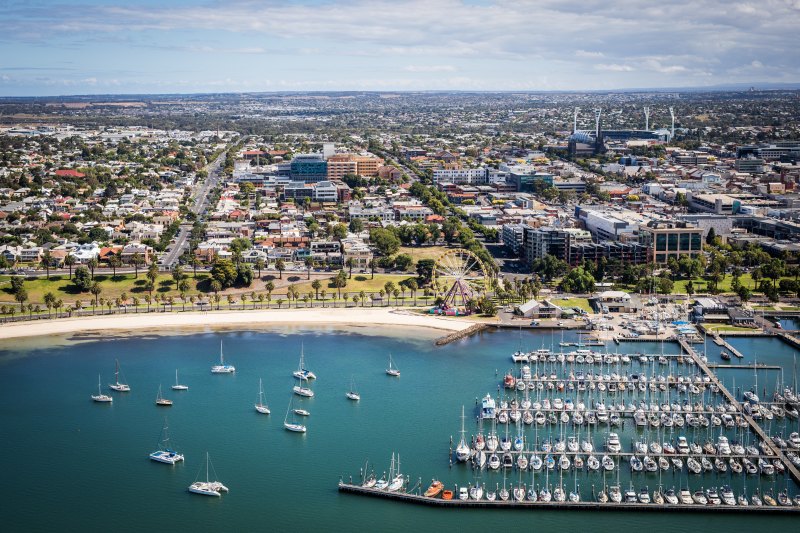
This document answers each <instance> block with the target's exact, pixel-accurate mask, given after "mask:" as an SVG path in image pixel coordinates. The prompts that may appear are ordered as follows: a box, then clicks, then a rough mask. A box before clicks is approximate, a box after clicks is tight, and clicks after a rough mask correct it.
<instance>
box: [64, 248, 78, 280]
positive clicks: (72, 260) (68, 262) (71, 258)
mask: <svg viewBox="0 0 800 533" xmlns="http://www.w3.org/2000/svg"><path fill="white" fill-rule="evenodd" d="M75 262H76V261H75V256H74V255H71V254H67V256H66V257H65V258H64V265H66V266H67V267H69V279H72V266H73V265H74V264H75Z"/></svg>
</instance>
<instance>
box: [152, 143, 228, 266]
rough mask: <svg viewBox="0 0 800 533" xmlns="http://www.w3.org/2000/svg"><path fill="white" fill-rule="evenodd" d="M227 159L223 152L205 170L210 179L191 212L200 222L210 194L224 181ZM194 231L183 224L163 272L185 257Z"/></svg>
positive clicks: (170, 249) (186, 224)
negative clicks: (223, 168) (223, 162)
mask: <svg viewBox="0 0 800 533" xmlns="http://www.w3.org/2000/svg"><path fill="white" fill-rule="evenodd" d="M224 158H225V152H222V153H221V154H220V155H219V157H217V159H215V160H214V161H213V162H212V163H209V164H208V165H207V166H206V167H205V169H206V171H207V172H208V177H207V178H206V179H205V180H204V181H203V183H202V184H201V185H200V187H199V189H198V190H197V191H196V192H195V195H194V198H193V202H192V205H191V206H190V207H189V211H191V212H192V213H194V214H195V215H197V218H198V220H201V219H202V218H203V215H204V214H205V212H206V209H207V208H208V193H209V192H211V191H212V190H214V188H215V187H216V186H217V184H218V183H219V182H220V180H221V179H222V172H221V170H220V169H221V167H222V161H223V159H224ZM191 231H192V224H191V223H184V224H181V229H180V230H179V231H178V235H177V236H176V237H175V244H173V245H171V247H170V248H168V250H167V253H166V255H165V256H164V258H163V259H162V260H161V261H160V263H161V269H162V270H172V267H174V266H175V264H176V263H177V262H178V259H179V258H180V257H181V255H183V252H184V250H185V248H186V246H187V244H188V240H189V235H190V234H191Z"/></svg>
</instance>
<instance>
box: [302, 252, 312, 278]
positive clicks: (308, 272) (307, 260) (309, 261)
mask: <svg viewBox="0 0 800 533" xmlns="http://www.w3.org/2000/svg"><path fill="white" fill-rule="evenodd" d="M304 262H305V264H306V279H311V267H313V266H314V259H312V258H311V257H310V256H309V257H306V258H305V260H304Z"/></svg>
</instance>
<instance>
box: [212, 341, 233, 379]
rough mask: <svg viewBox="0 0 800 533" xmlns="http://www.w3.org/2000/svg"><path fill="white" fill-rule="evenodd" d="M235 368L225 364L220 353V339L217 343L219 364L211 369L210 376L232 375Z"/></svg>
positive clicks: (223, 357)
mask: <svg viewBox="0 0 800 533" xmlns="http://www.w3.org/2000/svg"><path fill="white" fill-rule="evenodd" d="M234 372H236V367H234V366H233V365H226V364H225V356H224V355H223V353H222V339H220V341H219V364H218V365H214V366H212V367H211V373H212V374H233V373H234Z"/></svg>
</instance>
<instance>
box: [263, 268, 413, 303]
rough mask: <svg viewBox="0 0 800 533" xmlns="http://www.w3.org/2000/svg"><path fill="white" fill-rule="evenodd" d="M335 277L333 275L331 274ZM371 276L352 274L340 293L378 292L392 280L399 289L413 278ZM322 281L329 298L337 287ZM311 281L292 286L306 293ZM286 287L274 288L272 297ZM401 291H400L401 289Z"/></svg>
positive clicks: (329, 280)
mask: <svg viewBox="0 0 800 533" xmlns="http://www.w3.org/2000/svg"><path fill="white" fill-rule="evenodd" d="M331 277H335V276H331ZM370 278H371V276H370V275H369V274H355V273H354V274H353V277H352V278H351V279H348V280H347V286H346V287H343V288H342V294H344V293H345V292H348V293H352V292H360V291H364V292H367V293H370V292H378V291H380V290H381V289H383V287H384V285H386V283H388V282H390V281H391V282H392V283H394V284H395V287H396V288H398V289H400V286H399V283H400V282H401V281H403V280H406V279H410V278H414V279H416V277H415V276H409V275H407V274H375V279H370ZM320 281H321V282H322V288H321V289H320V291H322V289H325V292H326V295H327V298H330V297H331V296H332V295H334V294H338V289H337V288H336V287H335V286H334V285H333V280H332V279H325V280H320ZM311 283H312V282H311V281H305V280H303V281H301V282H298V283H295V284H294V286H295V287H296V288H297V290H298V291H300V294H306V293H308V292H314V288H313V287H312V286H311ZM287 289H288V287H281V288H277V289H275V291H274V292H273V293H272V294H273V297H274V295H276V294H286V292H287ZM401 292H402V291H401ZM409 294H410V293H409V291H406V295H409ZM421 295H422V291H421V290H418V291H417V296H421Z"/></svg>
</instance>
